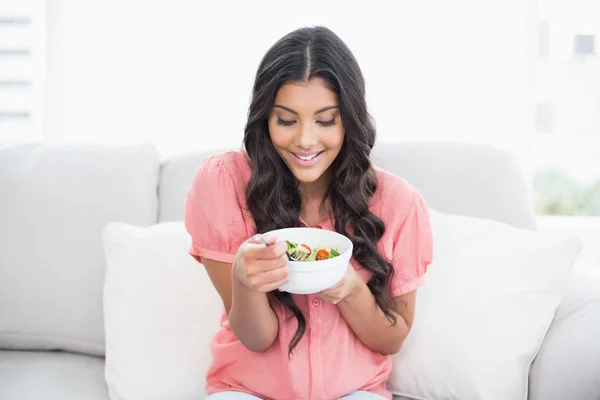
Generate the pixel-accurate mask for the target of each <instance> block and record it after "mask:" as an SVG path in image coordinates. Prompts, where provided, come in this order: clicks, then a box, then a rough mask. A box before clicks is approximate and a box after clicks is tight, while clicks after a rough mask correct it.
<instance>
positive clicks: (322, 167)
mask: <svg viewBox="0 0 600 400" xmlns="http://www.w3.org/2000/svg"><path fill="white" fill-rule="evenodd" d="M269 133H270V135H271V141H272V142H273V146H274V147H275V149H276V150H277V152H278V153H279V155H280V156H281V158H282V159H283V161H284V162H285V163H286V165H287V166H288V168H289V169H290V170H291V171H292V173H293V174H294V176H295V177H296V179H298V180H299V181H300V182H301V183H313V182H317V181H318V180H319V178H322V179H321V180H327V179H330V176H329V175H328V174H325V172H326V171H327V170H328V169H329V167H330V166H331V164H332V163H333V160H335V158H336V157H337V155H338V154H339V152H340V149H341V148H342V143H343V141H344V126H343V125H342V119H341V117H340V108H339V99H338V96H337V95H336V93H335V92H332V91H331V90H329V89H328V88H327V86H325V84H324V82H323V81H322V80H321V79H317V78H313V79H311V80H310V81H308V82H293V83H287V84H284V85H283V86H281V87H280V88H279V91H278V92H277V95H276V97H275V103H274V106H273V109H272V111H271V115H270V116H269ZM327 183H328V182H327Z"/></svg>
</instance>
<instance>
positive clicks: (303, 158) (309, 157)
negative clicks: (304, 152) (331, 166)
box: [294, 152, 321, 161]
mask: <svg viewBox="0 0 600 400" xmlns="http://www.w3.org/2000/svg"><path fill="white" fill-rule="evenodd" d="M319 154H321V152H318V153H315V154H313V155H312V156H308V157H304V156H299V155H298V154H295V153H294V155H295V156H296V157H298V158H299V159H301V160H302V161H309V160H312V159H313V158H315V157H316V156H318V155H319Z"/></svg>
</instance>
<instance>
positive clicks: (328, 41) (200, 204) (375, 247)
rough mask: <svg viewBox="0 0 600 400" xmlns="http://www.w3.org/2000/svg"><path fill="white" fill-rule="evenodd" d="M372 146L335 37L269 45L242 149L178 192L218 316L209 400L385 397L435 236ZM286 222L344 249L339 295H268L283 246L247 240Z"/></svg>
mask: <svg viewBox="0 0 600 400" xmlns="http://www.w3.org/2000/svg"><path fill="white" fill-rule="evenodd" d="M374 143H375V129H374V127H373V125H372V122H371V121H370V119H369V115H368V112H367V107H366V103H365V84H364V80H363V77H362V74H361V71H360V68H359V66H358V64H357V62H356V60H355V59H354V57H353V55H352V53H351V52H350V50H349V49H348V47H347V46H346V45H345V44H344V43H343V42H342V41H341V40H340V39H339V38H338V37H337V36H336V35H335V34H334V33H333V32H331V31H330V30H328V29H326V28H323V27H317V28H310V29H309V28H305V29H299V30H297V31H294V32H291V33H289V34H288V35H286V36H285V37H283V38H282V39H280V40H279V41H278V42H277V43H275V44H274V45H273V47H272V48H271V49H270V50H269V51H268V52H267V53H266V55H265V56H264V58H263V60H262V61H261V63H260V66H259V68H258V72H257V75H256V81H255V84H254V88H253V96H252V101H251V104H250V109H249V115H248V121H247V125H246V128H245V133H244V150H243V151H239V152H228V153H225V154H221V155H218V156H214V157H210V158H208V159H206V160H204V161H203V162H202V164H201V165H200V167H199V168H198V169H197V171H196V173H195V176H194V178H193V183H192V186H191V188H190V190H189V193H188V196H187V202H186V217H185V223H186V229H187V230H188V232H189V234H190V235H191V237H192V248H191V250H190V254H191V255H192V256H194V257H195V258H196V259H197V260H198V261H199V262H201V263H202V264H203V265H204V267H205V268H206V271H207V272H208V275H209V276H210V279H211V280H212V282H213V284H214V286H215V288H216V290H217V291H218V293H219V295H220V296H221V298H222V300H223V304H224V307H225V312H224V314H223V318H222V320H221V329H220V331H219V332H218V334H217V335H216V337H215V338H214V340H213V342H212V344H211V349H212V354H213V361H212V365H211V367H210V370H209V372H208V376H207V392H208V393H209V399H213V400H219V399H245V398H248V399H256V398H268V399H302V400H307V399H338V398H353V399H384V398H387V399H389V398H391V393H390V392H389V391H388V390H387V388H386V381H387V378H388V376H389V373H390V370H391V359H390V355H392V354H394V353H396V352H398V351H399V350H400V347H401V345H402V342H403V340H404V339H405V338H406V336H407V334H408V332H409V330H410V327H411V325H412V322H413V313H414V308H415V297H416V288H417V287H418V286H419V285H420V284H421V283H422V280H423V274H424V273H425V271H426V269H427V266H428V264H429V263H430V262H431V258H432V238H431V231H430V226H429V217H428V213H427V207H426V205H425V203H424V201H423V198H422V197H421V195H420V194H419V192H418V191H416V190H415V189H414V188H413V187H411V186H410V185H409V184H408V183H407V182H406V181H404V180H403V179H401V178H399V177H396V176H394V175H391V174H389V173H387V172H384V171H382V170H379V169H375V168H374V167H373V166H372V165H371V162H370V159H369V157H370V152H371V149H372V147H373V145H374ZM293 226H306V227H317V228H321V229H329V230H335V231H337V232H340V233H342V234H344V235H346V236H347V237H349V238H350V239H351V240H352V242H353V243H354V253H353V257H352V260H351V263H350V265H349V266H348V269H347V272H346V274H345V276H344V277H343V278H342V280H341V281H340V282H339V283H338V284H337V285H336V286H334V287H332V288H330V289H327V290H324V291H322V292H320V293H317V294H314V295H291V294H289V293H286V292H281V291H279V290H277V288H279V287H280V286H281V285H283V284H284V283H285V282H287V267H286V255H285V252H286V250H287V246H286V245H285V242H283V239H285V238H273V237H270V238H267V240H268V242H269V244H271V245H270V246H265V245H264V244H259V243H258V242H256V241H255V240H253V238H252V236H254V235H255V234H257V233H263V232H267V231H270V230H273V229H279V228H285V227H293ZM278 239H281V240H282V242H278V241H277V240H278Z"/></svg>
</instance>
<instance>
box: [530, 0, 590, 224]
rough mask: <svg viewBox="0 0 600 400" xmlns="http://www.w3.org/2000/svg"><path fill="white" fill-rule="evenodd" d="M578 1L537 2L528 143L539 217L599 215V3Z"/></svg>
mask: <svg viewBox="0 0 600 400" xmlns="http://www.w3.org/2000/svg"><path fill="white" fill-rule="evenodd" d="M581 2H583V3H585V4H581ZM581 2H579V3H577V5H575V4H573V3H571V2H555V1H550V0H541V1H540V2H539V12H540V15H539V21H543V22H539V30H538V35H539V37H538V46H539V47H540V48H539V49H538V58H537V71H536V72H537V74H536V82H535V97H536V108H535V110H534V113H535V124H536V126H535V134H534V137H533V143H532V156H533V163H534V165H533V166H534V170H535V176H534V179H533V184H534V191H535V198H536V210H537V213H538V214H539V215H573V216H575V215H576V216H600V202H599V199H600V113H599V112H598V110H600V62H599V60H598V57H596V56H595V38H596V37H598V35H600V17H598V15H600V3H597V2H596V1H595V0H581ZM582 32H583V34H582Z"/></svg>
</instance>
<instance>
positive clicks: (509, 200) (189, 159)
mask: <svg viewBox="0 0 600 400" xmlns="http://www.w3.org/2000/svg"><path fill="white" fill-rule="evenodd" d="M222 151H224V150H214V151H211V152H201V153H197V154H188V155H185V156H178V157H174V158H171V159H169V160H167V161H166V162H165V163H164V164H163V167H162V172H161V178H160V189H159V190H160V213H159V221H161V222H164V221H181V220H183V211H184V202H185V194H186V192H187V190H188V188H189V185H190V183H191V181H192V175H193V173H194V170H195V169H196V167H197V166H198V164H200V161H202V159H204V158H205V157H206V156H208V155H210V154H216V153H220V152H222ZM372 160H373V163H374V164H375V165H377V166H378V167H381V168H384V169H386V170H388V171H390V172H392V173H393V174H396V175H399V176H402V177H403V178H405V179H407V180H408V181H409V182H410V183H411V184H413V185H414V186H415V187H416V188H417V189H419V191H421V193H422V194H423V196H424V197H425V200H426V201H427V203H428V204H429V205H430V206H431V207H433V208H434V209H436V210H439V211H440V212H444V213H450V214H460V215H468V216H473V217H479V218H487V219H492V220H495V221H500V222H505V223H508V224H510V225H513V226H515V227H518V228H525V229H535V226H536V225H535V214H534V211H533V207H532V201H531V196H530V192H529V190H528V186H527V184H526V181H525V179H524V178H523V176H522V174H521V172H520V170H519V166H518V164H517V163H516V162H515V160H514V159H513V157H512V156H510V154H508V153H505V152H503V151H499V150H496V149H495V148H493V147H489V146H484V145H475V144H461V143H402V144H397V143H396V144H389V143H385V142H382V143H379V144H378V145H377V146H375V148H374V149H373V152H372Z"/></svg>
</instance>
